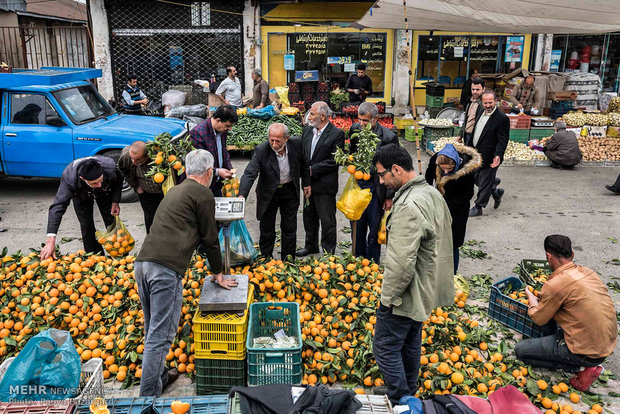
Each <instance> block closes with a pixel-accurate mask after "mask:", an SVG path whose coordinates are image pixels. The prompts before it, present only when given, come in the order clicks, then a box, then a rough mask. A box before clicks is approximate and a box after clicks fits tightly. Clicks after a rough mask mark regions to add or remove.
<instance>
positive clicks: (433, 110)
mask: <svg viewBox="0 0 620 414" xmlns="http://www.w3.org/2000/svg"><path fill="white" fill-rule="evenodd" d="M442 109H443V106H428V105H426V106H425V107H424V111H426V112H428V115H429V116H430V117H431V118H437V115H439V112H441V110H442Z"/></svg>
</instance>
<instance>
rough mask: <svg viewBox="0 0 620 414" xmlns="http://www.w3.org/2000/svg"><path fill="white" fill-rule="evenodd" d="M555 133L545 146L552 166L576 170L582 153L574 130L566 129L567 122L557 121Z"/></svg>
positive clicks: (545, 151) (544, 149)
mask: <svg viewBox="0 0 620 414" xmlns="http://www.w3.org/2000/svg"><path fill="white" fill-rule="evenodd" d="M554 126H555V134H553V136H552V137H551V139H550V140H549V142H547V144H546V145H545V146H544V147H543V152H544V153H545V155H546V156H547V158H549V161H551V165H550V167H551V168H557V169H566V170H574V169H575V165H577V164H579V162H580V161H581V158H582V155H581V150H580V149H579V142H578V141H577V137H576V136H575V133H574V132H571V131H567V130H566V122H564V121H557V122H556V123H555V125H554Z"/></svg>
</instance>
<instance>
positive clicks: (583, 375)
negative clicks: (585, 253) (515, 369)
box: [515, 234, 618, 391]
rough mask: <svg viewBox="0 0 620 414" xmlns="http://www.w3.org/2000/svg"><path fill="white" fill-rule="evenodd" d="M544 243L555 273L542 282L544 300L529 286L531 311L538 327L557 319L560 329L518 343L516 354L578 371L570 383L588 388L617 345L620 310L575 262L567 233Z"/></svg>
mask: <svg viewBox="0 0 620 414" xmlns="http://www.w3.org/2000/svg"><path fill="white" fill-rule="evenodd" d="M544 246H545V253H546V254H547V261H548V262H549V266H550V267H551V269H552V270H553V273H552V274H551V275H550V276H549V279H548V280H547V282H546V283H545V284H544V285H543V288H542V290H541V292H540V301H539V298H537V297H536V296H535V295H534V294H533V293H532V292H530V291H529V290H527V289H526V291H525V293H526V294H527V297H528V300H529V303H530V305H531V306H530V308H529V310H528V313H529V315H530V317H531V318H532V320H533V321H534V322H535V323H536V324H537V325H541V326H542V325H545V324H546V323H547V322H549V321H550V320H551V319H554V320H555V321H556V322H557V324H558V325H559V327H560V329H558V331H557V333H555V334H554V335H549V336H545V337H542V338H530V339H526V340H523V341H521V342H519V343H517V345H516V346H515V354H516V356H517V358H519V359H520V360H521V361H523V362H524V363H526V364H528V365H532V366H535V367H543V368H549V369H556V368H560V369H562V370H564V371H567V372H575V373H576V375H575V376H574V377H573V378H571V379H570V383H571V385H572V386H573V387H575V388H576V389H577V390H579V391H585V390H587V389H588V388H589V387H590V385H591V384H592V383H593V382H594V381H595V380H596V379H597V378H598V376H599V375H600V373H601V371H602V370H603V367H601V366H600V365H599V364H601V363H602V362H603V361H604V360H605V358H606V357H608V356H609V355H611V353H612V352H613V351H614V349H615V347H616V336H617V335H618V330H617V329H618V328H617V326H616V309H615V307H614V303H613V301H612V300H611V297H610V296H609V293H608V291H607V288H606V287H605V285H604V284H603V282H602V281H601V279H600V278H599V276H598V275H597V274H596V273H595V272H594V271H593V270H591V269H588V268H587V267H583V266H577V265H576V264H575V263H573V261H572V260H573V257H574V255H575V254H574V253H573V250H572V247H571V241H570V239H569V238H568V237H566V236H562V235H559V234H554V235H551V236H547V237H546V238H545V242H544ZM584 367H585V368H584Z"/></svg>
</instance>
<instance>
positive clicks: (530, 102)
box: [510, 75, 538, 115]
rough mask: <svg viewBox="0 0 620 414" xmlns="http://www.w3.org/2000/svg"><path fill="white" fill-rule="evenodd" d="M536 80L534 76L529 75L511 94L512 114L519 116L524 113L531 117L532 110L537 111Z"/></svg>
mask: <svg viewBox="0 0 620 414" xmlns="http://www.w3.org/2000/svg"><path fill="white" fill-rule="evenodd" d="M535 80H536V79H535V78H534V75H527V77H526V78H525V80H524V81H523V82H521V83H520V84H518V85H517V86H515V88H514V89H513V90H512V92H511V93H510V102H511V103H512V105H513V108H512V112H514V113H517V114H518V113H519V112H521V111H523V113H525V114H526V115H531V114H532V109H534V110H536V109H537V108H536V99H537V97H538V88H536V86H534V81H535Z"/></svg>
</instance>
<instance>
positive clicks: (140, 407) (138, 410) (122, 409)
mask: <svg viewBox="0 0 620 414" xmlns="http://www.w3.org/2000/svg"><path fill="white" fill-rule="evenodd" d="M105 402H106V403H107V404H108V410H110V414H149V413H150V412H151V406H152V405H153V397H139V398H111V399H106V400H105ZM74 414H91V412H90V406H89V405H88V404H86V405H79V406H77V407H76V408H75V412H74Z"/></svg>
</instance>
